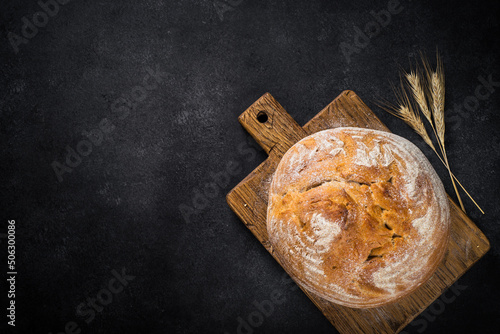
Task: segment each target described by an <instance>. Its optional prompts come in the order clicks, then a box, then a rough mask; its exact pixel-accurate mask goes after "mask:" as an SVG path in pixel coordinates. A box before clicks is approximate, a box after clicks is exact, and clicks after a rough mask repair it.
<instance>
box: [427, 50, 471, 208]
mask: <svg viewBox="0 0 500 334" xmlns="http://www.w3.org/2000/svg"><path fill="white" fill-rule="evenodd" d="M428 77H430V88H431V99H432V116H433V119H434V124H435V125H436V132H437V139H438V142H439V144H440V145H439V146H440V148H441V153H442V155H443V158H444V162H445V163H446V167H447V168H448V172H449V173H450V178H451V183H452V184H453V188H454V189H455V193H456V194H457V198H458V201H459V203H460V207H461V208H462V210H463V211H464V212H465V208H464V204H463V202H462V198H461V197H460V193H459V192H458V190H457V186H456V185H455V180H454V179H453V177H452V176H451V169H450V163H449V162H448V155H447V154H446V147H445V144H444V133H445V124H444V87H445V81H444V71H443V62H442V61H441V58H440V57H439V54H437V67H436V71H434V72H430V75H429V74H428Z"/></svg>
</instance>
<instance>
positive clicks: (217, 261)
mask: <svg viewBox="0 0 500 334" xmlns="http://www.w3.org/2000/svg"><path fill="white" fill-rule="evenodd" d="M224 4H225V5H224ZM223 6H226V7H223ZM401 6H402V7H403V10H402V11H401V13H399V14H397V15H394V16H393V17H392V19H391V22H390V23H389V24H388V25H387V26H386V27H384V28H382V30H381V32H380V33H379V34H378V35H377V36H375V37H373V38H372V39H371V40H370V41H369V44H368V45H367V46H366V47H365V48H363V49H361V50H360V52H359V53H355V54H353V55H352V57H351V61H350V62H347V60H346V58H345V57H344V56H343V55H342V53H341V51H340V43H342V42H345V43H350V44H353V35H354V33H355V27H358V28H360V29H363V28H364V27H365V25H366V24H367V23H368V22H370V21H373V18H372V17H371V16H370V11H372V10H374V11H380V10H382V9H385V8H387V1H362V2H361V1H284V0H282V1H250V0H232V1H227V2H224V1H222V0H221V1H213V0H204V1H196V0H180V1H167V0H164V1H162V0H145V1H120V0H103V1H84V0H78V1H77V0H73V1H71V2H69V3H68V4H65V5H64V6H62V5H61V6H60V10H59V12H58V13H57V14H56V15H55V16H54V17H51V18H50V19H49V21H48V22H47V24H46V26H45V27H42V28H39V31H38V33H37V35H36V36H34V37H33V38H31V39H30V40H28V43H26V44H21V45H20V46H19V52H18V53H17V54H16V53H15V52H14V49H13V48H12V46H11V44H10V43H9V39H8V32H12V33H15V34H18V35H21V28H22V25H23V21H22V17H23V16H26V17H27V18H31V17H32V16H33V14H34V13H36V12H37V11H39V10H40V7H39V5H38V4H37V3H36V2H35V1H28V0H17V1H6V0H3V1H2V2H1V5H0V16H1V19H0V31H1V36H0V37H1V38H0V43H1V46H2V47H1V51H0V57H1V63H0V66H1V70H0V71H1V78H0V114H1V122H0V129H1V130H0V131H1V148H0V150H1V162H2V163H1V167H0V168H1V171H0V173H1V175H2V186H1V198H0V200H1V204H2V206H1V210H2V211H1V213H2V215H1V224H2V225H1V227H0V228H1V229H0V233H6V225H7V220H8V219H15V220H16V224H17V261H18V272H19V274H18V276H17V299H16V301H17V326H16V329H17V332H19V333H34V332H37V333H48V332H53V333H56V332H57V333H59V332H61V331H64V326H65V325H66V324H67V323H68V322H70V321H74V322H76V323H77V324H78V326H79V328H80V329H81V330H82V333H224V332H227V333H236V331H237V319H238V317H242V318H244V319H247V318H248V316H249V315H250V314H251V313H252V312H254V311H255V310H256V308H255V306H254V305H252V303H253V301H262V300H265V299H269V298H270V295H271V293H272V292H273V291H275V290H276V291H278V292H282V293H283V294H284V295H285V296H286V301H285V302H284V303H283V304H281V305H276V307H275V308H274V311H273V312H272V314H271V315H269V316H268V317H266V318H265V320H264V323H263V324H262V325H261V326H260V327H258V328H255V329H254V332H255V333H334V332H335V330H334V328H333V327H332V326H331V325H330V324H329V323H328V321H327V320H326V319H325V318H324V317H323V315H322V314H321V313H320V312H319V311H318V310H317V309H316V307H315V306H314V305H313V304H312V302H310V301H309V300H308V299H307V298H306V296H305V295H304V294H303V293H302V292H300V291H299V290H294V289H292V286H291V285H289V284H284V283H283V281H282V278H283V270H282V269H281V268H280V267H279V266H278V265H277V263H276V262H275V261H274V260H273V258H272V257H271V256H270V255H269V254H268V253H267V252H266V251H265V249H264V248H263V247H262V246H261V245H260V244H259V242H258V241H257V240H256V239H255V238H254V237H253V236H252V234H251V233H250V232H249V231H248V230H247V229H246V228H245V226H244V225H243V224H242V223H241V222H240V221H239V220H238V218H237V217H236V216H235V215H234V214H233V213H232V212H231V210H230V209H229V208H228V206H227V205H226V202H225V198H224V196H225V194H226V193H227V192H228V191H229V190H230V188H232V187H233V186H234V185H236V184H237V183H238V182H239V181H240V180H241V179H243V177H244V176H245V175H247V174H248V173H249V172H250V171H252V170H253V169H254V168H255V167H256V166H257V165H258V164H259V163H260V162H261V161H263V159H265V155H264V153H263V152H262V151H257V150H256V148H251V145H254V144H253V143H252V139H251V138H250V137H249V135H248V134H247V133H246V132H245V131H244V129H243V128H242V127H241V126H240V125H239V124H238V122H237V116H238V115H239V114H240V113H241V112H243V111H244V110H245V109H246V108H247V107H248V106H249V105H250V104H251V103H252V102H254V101H255V100H256V99H257V98H259V97H260V96H261V95H262V94H263V93H265V92H266V91H269V92H271V93H272V94H273V95H274V96H275V98H276V99H277V100H278V101H279V102H280V103H281V104H282V105H283V106H284V107H285V109H286V110H287V111H288V112H289V113H290V114H291V115H292V116H293V117H294V118H295V119H296V120H297V121H298V123H299V124H304V123H305V122H307V121H308V120H309V119H310V118H311V117H313V116H314V115H315V114H316V113H317V112H318V111H320V110H321V109H322V108H323V107H324V106H325V105H326V104H328V103H329V102H330V101H331V100H333V99H334V98H335V97H336V96H337V95H338V94H339V93H340V92H341V91H342V90H344V89H352V90H354V91H355V92H356V93H357V94H358V95H359V96H360V97H361V98H362V99H363V100H364V101H365V102H366V103H367V104H368V106H369V107H371V108H372V109H373V110H374V112H375V113H376V114H377V116H379V117H380V118H381V119H382V121H383V122H384V123H385V124H387V126H388V127H389V128H390V129H391V130H392V131H393V132H395V133H396V134H399V135H402V136H404V137H406V138H408V139H410V140H411V141H413V142H414V143H416V144H417V145H418V146H419V147H420V148H421V149H422V150H423V151H424V153H426V155H427V156H428V157H429V159H430V160H431V162H432V163H433V165H434V166H435V168H436V170H437V172H438V173H439V175H440V176H441V179H442V180H443V182H444V184H445V187H446V189H447V191H448V192H449V193H450V194H453V189H452V187H451V183H450V180H449V177H448V175H447V172H446V170H445V169H444V168H443V167H442V166H441V165H440V163H439V161H438V160H437V159H436V158H435V157H434V156H433V155H432V152H431V151H430V150H429V149H428V148H427V147H426V146H424V144H423V143H422V141H421V140H420V139H419V138H418V137H417V135H415V134H414V133H413V132H412V131H411V130H410V129H409V128H408V127H407V126H406V125H404V124H403V123H402V122H401V121H400V120H397V119H395V118H393V117H392V116H390V115H388V114H385V113H384V112H383V111H381V110H380V109H379V108H377V107H376V105H375V103H374V102H375V101H376V100H377V99H380V98H386V99H389V100H393V95H392V93H391V90H390V85H389V81H393V82H395V81H396V80H397V75H398V74H397V73H398V68H399V66H402V67H403V68H407V69H408V68H409V64H410V62H414V61H415V59H416V57H418V51H419V50H423V51H425V52H427V53H428V54H429V55H430V56H433V55H434V51H435V49H436V47H438V48H439V50H440V52H441V54H442V57H443V60H444V63H445V71H446V79H447V82H446V83H447V87H446V93H447V102H446V103H447V108H448V109H449V110H448V112H447V113H448V114H447V126H448V128H447V145H448V152H449V160H450V163H451V165H452V167H453V170H454V172H455V174H456V175H457V176H458V177H459V179H460V180H461V181H462V183H463V184H464V185H465V186H466V188H467V189H468V190H469V192H470V193H471V194H473V195H474V197H475V199H476V200H477V202H479V203H480V204H481V205H482V207H483V209H484V210H485V211H486V215H481V214H480V213H479V211H478V210H477V209H476V208H475V207H474V205H473V204H472V203H471V202H470V201H469V200H468V199H466V197H465V195H464V201H465V204H466V208H467V209H468V213H469V215H470V217H471V218H472V219H473V220H474V221H475V222H476V223H477V225H478V226H479V227H480V228H481V229H482V230H483V231H484V233H485V234H486V236H487V237H488V238H489V240H490V242H491V244H492V248H491V250H490V252H489V253H488V254H487V255H486V256H485V257H484V258H483V259H481V260H480V261H479V262H478V263H477V264H476V265H475V266H474V267H473V268H472V269H471V270H470V271H469V272H467V273H466V274H465V275H464V276H463V277H462V278H461V279H460V280H459V284H460V287H461V288H463V287H464V286H467V288H465V289H464V290H460V291H461V292H460V295H459V296H457V297H456V299H455V301H453V302H452V303H450V304H446V305H445V309H444V310H442V311H440V312H438V313H440V314H439V315H438V316H437V317H434V316H433V315H432V313H428V315H427V317H423V316H421V317H419V318H417V321H418V322H416V323H413V324H412V325H409V326H408V327H407V329H406V331H407V332H409V333H420V332H422V330H423V329H424V327H425V331H426V333H470V332H474V333H497V332H498V328H499V325H500V302H499V300H500V293H499V289H498V284H499V282H500V270H499V269H498V268H499V264H500V263H499V257H500V246H499V244H500V237H499V230H500V209H499V207H500V205H499V204H500V193H499V190H500V175H499V170H500V168H499V163H500V133H499V125H500V120H499V118H500V117H499V113H498V111H499V101H500V87H494V89H495V91H494V92H493V93H491V96H490V97H489V98H486V99H485V100H482V101H479V106H477V110H475V111H473V112H470V111H466V109H464V108H462V109H461V111H460V105H463V103H464V101H468V102H469V103H470V102H471V101H473V99H472V98H469V99H467V97H468V96H474V92H475V89H476V87H478V85H479V84H480V82H479V80H478V77H479V76H484V77H488V76H489V75H491V76H492V79H493V81H495V82H498V81H500V67H499V62H498V56H499V43H498V36H499V35H500V28H499V14H500V6H499V2H498V1H481V2H476V3H474V2H472V1H468V2H464V3H461V4H459V3H458V2H457V1H447V2H439V1H401ZM218 11H219V13H218ZM219 14H221V15H219ZM148 67H149V68H152V69H155V68H158V69H159V70H160V71H162V72H165V75H164V77H162V83H161V84H159V85H158V88H156V89H155V90H152V91H149V92H148V95H147V96H146V98H145V99H144V100H143V101H141V102H139V103H137V104H136V105H135V106H134V107H133V109H132V110H130V113H129V114H128V115H126V117H124V115H125V114H124V113H123V110H124V109H122V111H121V112H118V113H117V112H114V111H116V110H112V104H113V103H114V101H116V100H117V99H118V98H120V96H122V95H125V96H127V95H130V93H131V91H132V90H134V87H136V86H137V85H142V82H143V77H144V76H145V75H146V74H147V68H148ZM137 89H138V88H136V90H137ZM470 106H471V105H469V107H470ZM105 118H106V119H107V120H108V125H110V124H112V125H113V126H114V130H113V131H112V132H110V133H108V134H106V136H105V138H104V140H103V142H102V144H101V145H100V146H98V147H97V146H94V147H93V151H92V153H91V154H90V155H88V156H87V157H83V158H82V162H81V163H80V165H78V166H77V167H75V168H74V169H73V170H72V172H71V173H66V174H64V175H63V182H58V180H57V178H56V176H55V173H54V171H53V169H52V167H51V163H52V162H53V161H58V162H60V163H64V160H65V157H66V146H67V145H69V146H70V147H71V148H73V149H75V148H76V146H77V145H78V143H79V142H80V141H81V140H83V139H84V137H83V135H82V132H83V131H90V130H91V129H94V128H97V127H98V124H99V123H100V122H101V121H102V120H103V119H105ZM238 147H240V151H241V149H243V150H245V151H244V152H246V153H245V154H242V153H244V152H239V150H238ZM253 147H255V146H253ZM229 161H233V163H237V164H238V165H240V166H242V168H241V170H238V171H237V173H236V175H233V176H231V177H230V180H229V184H222V186H221V187H218V188H216V189H217V192H218V193H217V194H216V195H214V196H213V198H209V199H207V200H206V201H205V202H204V201H203V200H200V199H199V198H198V197H196V195H195V194H196V193H197V191H203V189H204V187H205V185H206V184H208V183H210V182H211V180H212V176H211V175H212V174H214V173H220V172H221V171H224V170H225V168H226V165H227V163H228V162H229ZM213 191H215V190H213ZM196 198H198V200H196ZM193 199H195V202H196V205H197V207H198V208H197V209H196V210H195V209H193V210H195V212H194V213H192V214H191V215H190V216H189V219H187V220H186V219H184V218H183V216H182V214H181V211H180V209H179V207H181V208H182V207H183V206H182V205H185V206H186V207H187V206H189V207H193ZM0 236H3V237H4V236H5V235H0ZM0 247H1V248H2V251H1V259H0V260H1V265H0V268H2V269H1V272H2V277H4V278H5V276H6V274H5V272H6V270H5V268H6V265H5V262H6V254H5V248H6V242H5V239H3V238H0ZM122 268H126V271H127V272H128V273H130V275H133V276H135V279H134V280H132V281H131V282H130V283H129V284H128V286H126V287H125V289H124V290H123V292H120V293H118V294H116V295H114V297H113V301H112V303H110V304H109V305H107V306H105V307H104V309H103V310H102V311H101V312H98V313H96V316H95V319H93V320H92V321H91V322H90V323H88V324H87V323H86V322H85V319H88V317H81V316H78V315H77V314H76V307H77V306H78V305H79V304H80V303H82V302H85V301H86V299H87V298H89V297H96V295H97V294H98V293H99V291H100V290H101V289H103V288H106V287H107V285H108V282H109V280H110V279H111V278H112V277H113V275H112V274H111V271H112V270H117V271H121V270H122ZM1 296H2V301H3V302H2V309H4V310H5V308H4V307H6V302H5V301H6V291H5V279H2V283H1ZM3 312H5V311H3ZM3 312H2V315H1V318H2V319H3V320H2V324H1V326H2V328H7V326H6V318H5V315H4V314H3ZM10 329H11V328H9V330H10ZM1 332H2V333H3V332H4V329H2V330H1Z"/></svg>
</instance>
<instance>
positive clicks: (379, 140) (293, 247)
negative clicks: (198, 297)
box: [267, 128, 449, 307]
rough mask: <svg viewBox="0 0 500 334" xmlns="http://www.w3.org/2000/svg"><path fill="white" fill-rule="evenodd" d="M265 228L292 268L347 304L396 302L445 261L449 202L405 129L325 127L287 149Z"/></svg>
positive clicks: (312, 286) (314, 288)
mask: <svg viewBox="0 0 500 334" xmlns="http://www.w3.org/2000/svg"><path fill="white" fill-rule="evenodd" d="M267 217H268V218H267V220H268V224H267V228H268V233H269V238H270V242H271V244H272V246H273V249H274V250H275V253H276V255H277V256H278V257H279V259H280V262H281V263H282V264H283V266H284V268H285V269H286V270H287V271H288V273H289V274H290V275H291V276H293V277H294V278H295V279H296V280H297V281H298V282H299V283H300V284H301V285H302V286H303V287H305V288H306V289H308V290H310V291H311V292H313V293H315V294H317V295H319V296H321V297H323V298H325V299H327V300H330V301H332V302H336V303H339V304H342V305H346V306H350V307H374V306H379V305H383V304H387V303H389V302H393V301H395V300H397V299H399V298H401V297H403V296H405V295H407V294H408V293H410V292H411V291H413V290H415V289H416V288H417V287H418V286H419V285H420V284H422V283H423V282H424V281H426V280H427V279H428V278H429V277H430V276H431V274H432V273H433V271H434V270H435V268H436V267H437V265H438V264H439V262H440V261H441V260H442V258H443V255H444V250H445V249H446V243H447V238H448V233H449V232H448V229H449V206H448V200H447V197H446V194H445V192H444V189H443V186H442V184H441V181H440V180H439V178H438V177H437V175H436V173H435V171H434V170H433V169H432V166H431V165H430V163H429V162H428V161H427V159H426V158H425V156H424V155H423V154H422V153H421V152H420V151H419V150H418V148H416V146H414V145H413V144H411V143H410V142H409V141H407V140H406V139H404V138H401V137H399V136H396V135H393V134H390V133H386V132H381V131H375V130H368V129H360V128H337V129H333V130H325V131H321V132H318V133H315V134H313V135H311V136H309V137H306V138H304V139H302V140H301V141H299V142H298V143H296V144H295V145H294V146H292V147H291V148H290V149H289V150H288V151H287V153H286V154H285V155H284V156H283V158H282V160H281V162H280V163H279V165H278V167H277V169H276V172H275V174H274V176H273V180H272V182H271V187H270V191H269V206H268V215H267Z"/></svg>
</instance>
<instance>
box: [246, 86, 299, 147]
mask: <svg viewBox="0 0 500 334" xmlns="http://www.w3.org/2000/svg"><path fill="white" fill-rule="evenodd" d="M238 120H239V122H240V123H241V125H243V127H244V128H245V129H246V130H247V131H248V132H249V133H250V135H251V136H252V137H253V138H254V139H255V140H256V141H257V143H259V145H260V146H261V147H262V148H263V149H264V150H265V151H266V152H267V154H269V155H271V154H277V155H278V156H282V155H283V154H285V152H286V151H287V150H288V149H289V148H290V147H291V146H292V145H293V144H295V143H296V142H298V141H299V140H301V139H302V138H304V137H305V136H307V134H306V132H305V130H304V129H303V128H302V127H301V126H300V125H299V124H297V122H295V120H294V119H293V117H292V116H290V114H289V113H287V112H286V110H285V109H284V108H283V107H282V106H281V105H280V104H279V103H278V101H276V100H275V99H274V97H272V95H271V94H269V93H266V94H264V95H262V97H261V98H260V99H258V100H257V101H255V103H254V104H252V105H251V106H250V107H249V108H248V109H247V110H245V112H244V113H242V114H241V115H240V117H238Z"/></svg>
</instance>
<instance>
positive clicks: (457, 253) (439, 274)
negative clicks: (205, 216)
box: [226, 91, 490, 333]
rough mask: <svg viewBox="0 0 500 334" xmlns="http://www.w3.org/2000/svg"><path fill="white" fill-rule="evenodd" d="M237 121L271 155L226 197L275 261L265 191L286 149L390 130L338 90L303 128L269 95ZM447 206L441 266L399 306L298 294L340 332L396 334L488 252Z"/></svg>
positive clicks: (479, 234)
mask: <svg viewBox="0 0 500 334" xmlns="http://www.w3.org/2000/svg"><path fill="white" fill-rule="evenodd" d="M259 113H260V114H261V115H262V113H266V114H267V115H268V121H267V122H264V123H262V122H259V120H258V119H257V116H258V115H259ZM239 121H240V123H241V124H242V125H243V127H244V128H245V129H247V131H248V132H249V133H250V134H251V135H252V137H253V138H254V139H255V140H256V141H257V142H258V143H259V145H261V146H262V147H263V148H264V150H265V151H266V152H268V154H269V157H268V158H267V159H266V160H265V161H264V162H263V163H262V164H260V165H259V166H258V167H257V168H256V169H255V170H254V171H253V172H252V173H250V174H249V175H248V176H247V177H246V178H245V179H244V180H242V181H241V182H240V183H239V184H238V185H237V186H236V187H235V188H233V189H232V190H231V191H230V192H229V193H228V194H227V196H226V199H227V202H228V204H229V206H230V207H231V209H232V210H233V211H234V212H235V213H236V214H237V215H238V217H240V219H241V220H242V221H243V222H244V223H245V225H246V226H247V227H248V228H249V229H250V231H251V232H252V233H253V234H254V235H255V237H256V238H257V239H258V240H259V241H260V242H261V243H262V245H263V246H264V247H265V248H266V249H267V250H268V251H269V252H270V253H271V255H273V257H274V258H275V259H276V261H278V259H277V258H276V257H275V256H274V254H273V249H272V247H271V245H270V243H269V239H268V235H267V228H266V211H267V201H268V189H269V184H270V181H271V178H272V175H273V173H274V171H275V169H276V167H277V165H278V163H279V161H280V159H281V157H282V156H283V154H284V153H285V152H286V151H287V150H288V148H290V147H291V146H292V145H293V144H295V143H296V142H297V141H299V140H300V139H302V138H303V137H305V136H308V135H310V134H312V133H314V132H317V131H321V130H326V129H331V128H336V127H343V126H354V127H363V128H371V129H376V130H382V131H388V132H389V129H388V128H387V127H386V126H385V125H384V124H383V123H382V122H381V121H380V120H379V119H378V118H377V116H375V114H373V112H372V111H371V110H370V109H369V108H368V107H367V106H366V105H365V104H364V103H363V101H361V99H360V98H359V97H358V96H357V95H356V94H355V93H354V92H352V91H344V92H342V94H340V95H339V96H338V97H337V98H336V99H335V100H334V101H332V102H331V103H330V104H329V105H328V106H326V107H325V108H324V109H323V110H322V111H321V112H320V113H319V114H317V115H316V116H315V117H314V118H312V119H311V120H310V121H309V122H308V123H307V124H305V125H304V126H303V127H300V126H299V125H298V124H297V123H296V122H295V121H294V120H293V118H292V117H291V116H290V115H289V114H288V113H287V112H286V111H285V110H284V109H283V107H282V106H281V105H280V104H279V103H278V102H277V101H276V100H275V99H274V98H273V97H272V96H271V95H270V94H269V93H266V94H264V95H263V96H262V97H261V98H260V99H259V100H257V101H256V102H255V103H254V104H252V105H251V106H250V107H249V108H248V109H247V110H246V111H245V112H244V113H243V114H242V115H241V116H240V117H239ZM450 207H451V221H452V223H451V229H450V242H449V244H448V249H447V252H446V255H445V258H444V260H443V262H442V263H441V264H440V266H439V267H438V269H437V270H436V272H435V273H434V275H433V276H432V277H431V278H430V279H429V280H428V281H427V282H426V283H424V284H423V285H422V286H420V287H419V288H418V289H417V290H416V291H415V292H413V293H412V294H410V295H408V296H406V297H405V298H403V299H401V300H399V301H398V302H396V303H393V304H390V305H386V306H382V307H376V308H370V309H354V308H349V307H345V306H340V305H337V304H334V303H331V302H329V301H326V300H324V299H322V298H320V297H318V296H316V295H313V294H311V293H309V292H308V291H307V290H304V289H302V291H304V293H305V294H306V295H307V296H308V297H309V298H310V299H311V300H312V302H313V303H314V304H315V305H316V306H317V307H318V308H319V309H320V310H321V312H323V314H324V315H325V316H326V317H327V318H328V320H329V321H330V322H331V323H332V324H333V325H334V326H335V327H336V328H337V330H338V331H339V332H340V333H398V332H399V331H401V330H402V329H403V328H404V327H405V326H406V325H407V324H408V323H410V322H411V320H412V319H413V318H415V317H416V316H417V315H418V314H419V313H420V312H422V311H423V310H425V308H427V307H428V306H429V305H430V304H431V303H432V302H433V301H434V300H436V299H437V298H438V297H439V296H440V295H441V294H442V293H443V291H444V290H446V289H447V288H448V287H450V286H451V285H452V284H453V283H454V282H455V281H456V280H457V279H458V278H459V277H460V276H462V275H463V274H464V273H465V272H466V271H467V270H468V269H469V268H470V267H471V266H472V265H473V264H474V263H475V262H476V261H477V260H479V259H480V258H481V257H482V256H483V255H484V254H485V253H486V252H487V251H488V250H489V247H490V244H489V242H488V239H487V238H486V237H485V236H484V234H483V233H482V232H481V230H479V228H478V227H477V226H476V225H475V224H474V223H473V222H472V221H471V220H470V219H469V218H468V217H467V216H466V215H465V213H463V211H461V210H460V208H459V207H458V206H457V205H456V204H455V203H454V202H453V201H452V200H451V199H450ZM278 262H279V261H278Z"/></svg>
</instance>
